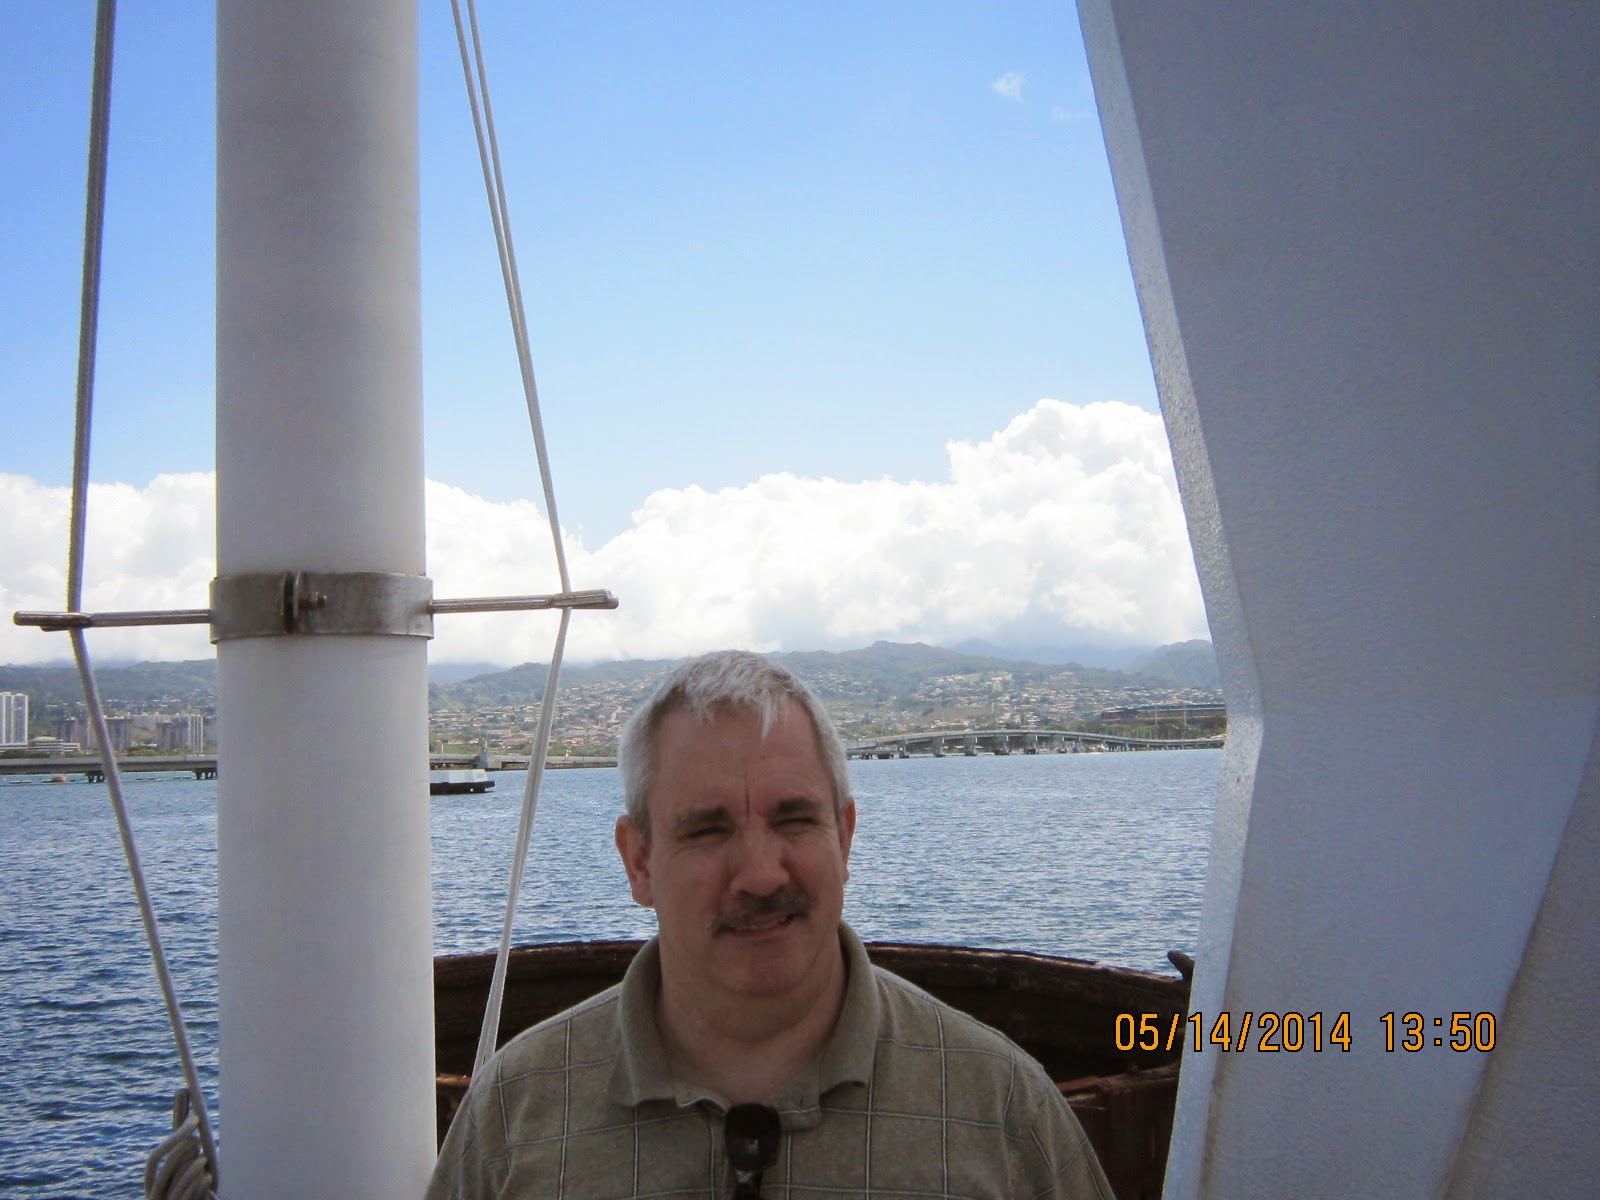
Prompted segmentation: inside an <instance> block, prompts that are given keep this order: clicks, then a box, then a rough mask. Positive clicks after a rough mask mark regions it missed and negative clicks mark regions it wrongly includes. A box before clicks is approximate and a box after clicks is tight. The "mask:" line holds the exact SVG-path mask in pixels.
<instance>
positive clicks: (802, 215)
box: [0, 0, 1193, 658]
mask: <svg viewBox="0 0 1600 1200" xmlns="http://www.w3.org/2000/svg"><path fill="white" fill-rule="evenodd" d="M93 7H94V6H93V4H91V3H89V2H88V0H80V2H75V3H45V2H43V0H35V2H31V3H20V2H19V3H12V4H7V5H4V6H0V45H4V46H6V47H7V58H8V60H9V61H8V64H7V68H6V70H5V71H3V72H0V103H3V104H4V106H5V111H6V112H7V113H8V114H11V116H10V117H9V118H8V120H7V121H6V122H5V123H4V125H3V127H0V170H3V172H4V177H5V178H6V179H8V180H10V181H11V182H10V183H9V184H8V185H7V186H6V187H5V188H3V189H0V206H3V213H0V217H3V221H4V227H5V228H6V229H7V231H8V235H7V239H6V241H7V249H6V251H5V253H4V255H3V257H0V305H3V309H0V339H3V346H0V409H3V420H4V426H5V428H6V429H7V431H8V432H7V436H6V437H5V438H4V439H3V441H0V473H9V474H11V475H14V476H18V477H21V478H23V479H25V480H27V481H29V482H30V483H32V484H34V485H38V487H40V488H44V489H51V488H55V487H59V486H60V485H64V484H65V483H67V482H68V480H69V478H70V446H71V432H70V429H71V410H72V389H73V381H74V371H75V357H76V343H77V289H78V271H79V261H80V254H81V238H82V203H83V199H82V193H83V177H84V162H85V154H86V149H85V130H86V126H87V107H88V99H87V93H88V83H89V68H90V52H91V45H92V37H93ZM480 16H481V20H482V26H483V32H484V38H485V44H486V50H487V54H488V58H489V70H490V81H491V87H492V89H493V98H494V103H495V110H496V116H497V118H498V121H499V127H500V136H501V143H502V150H503V154H504V157H505V162H506V169H507V179H508V187H509V197H510V205H511V212H512V222H513V230H514V233H515V235H516V238H517V243H518V252H519V257H520V260H521V265H522V273H523V281H524V286H525V289H526V292H527V306H528V314H529V324H530V330H531V335H532V342H533V347H534V362H535V369H536V371H537V374H538V377H539V383H540V391H541V396H542V398H543V401H544V406H545V419H546V425H547V430H548V433H549V437H550V443H551V448H552V453H553V456H554V460H555V477H556V487H557V494H558V499H559V503H560V505H561V515H562V518H563V522H564V525H565V526H566V527H567V528H568V529H569V530H570V531H571V532H572V534H573V536H575V537H578V538H581V539H582V541H583V542H584V544H586V545H587V546H589V547H590V548H592V549H599V548H602V547H603V546H605V545H606V544H607V543H609V542H611V541H612V540H614V539H616V538H617V537H619V536H620V535H624V534H628V533H630V532H631V531H636V529H637V525H636V522H637V520H638V518H637V516H636V514H637V513H639V512H641V511H643V508H644V506H645V505H646V501H647V499H648V498H650V497H651V496H652V495H654V494H657V493H666V494H668V495H671V496H682V495H684V494H687V493H689V492H692V491H693V490H694V489H700V490H703V491H704V492H707V493H710V494H712V495H721V494H724V493H728V494H733V493H742V492H748V491H749V489H750V488H752V487H753V486H754V485H756V484H757V483H758V481H760V480H762V479H764V478H767V477H772V476H777V475H786V476H794V477H795V478H797V479H800V480H808V481H821V480H829V481H834V482H837V483H840V484H846V485H855V484H867V483H870V482H873V481H881V480H884V479H885V478H888V479H890V480H893V481H896V482H897V483H899V484H901V485H905V486H911V485H914V484H917V483H919V482H920V483H929V484H934V485H939V484H944V483H948V482H949V481H950V478H951V471H952V461H951V456H950V446H951V444H952V443H970V444H972V445H978V446H981V445H985V444H988V441H989V440H990V439H993V438H995V437H996V435H997V434H999V433H1000V432H1001V431H1002V430H1004V429H1006V428H1007V426H1008V425H1009V424H1010V423H1012V422H1014V421H1016V420H1018V419H1020V418H1022V417H1023V416H1024V415H1025V414H1028V413H1030V412H1031V411H1032V410H1034V407H1035V406H1036V405H1037V404H1038V402H1039V401H1041V400H1042V399H1044V398H1052V399H1056V400H1059V401H1061V402H1063V403H1065V404H1066V405H1069V406H1083V405H1090V404H1094V403H1097V402H1100V403H1104V402H1112V403H1114V404H1116V405H1120V406H1124V407H1125V408H1126V409H1127V410H1128V411H1127V412H1126V413H1125V416H1126V419H1127V420H1130V421H1133V422H1135V423H1137V421H1138V414H1137V413H1136V412H1135V411H1134V410H1143V413H1145V414H1148V413H1152V412H1154V411H1156V398H1155V389H1154V386H1153V383H1152V381H1151V372H1150V366H1149V362H1148V358H1147V356H1146V351H1145V345H1144V337H1143V331H1142V328H1141V325H1140V322H1139V317H1138V309H1137V305H1136V302H1135V298H1134V293H1133V287H1132V282H1131V279H1130V275H1129V269H1128V265H1127V259H1126V251H1125V248H1124V245H1123V241H1122V236H1121V228H1120V224H1119V220H1118V217H1117V211H1116V205H1115V199H1114V196H1113V193H1112V186H1111V180H1110V175H1109V171H1108V168H1107V165H1106V157H1105V150H1104V146H1103V143H1102V140H1101V135H1100V129H1099V124H1098V120H1097V118H1096V116H1095V111H1094V100H1093V95H1092V91H1091V88H1090V84H1089V78H1088V70H1087V66H1086V63H1085V60H1084V53H1083V47H1082V41H1081V36H1080V33H1079V30H1078V27H1077V18H1076V12H1075V10H1074V9H1073V7H1072V6H1071V5H1065V4H1061V3H1059V2H1058V3H986V4H952V3H874V4H871V5H847V4H837V3H831V2H815V0H813V2H810V3H806V4H762V5H753V4H748V3H747V4H723V3H702V4H694V5H660V4H645V3H614V4H594V5H578V4H565V5H555V4H537V5H535V4H512V3H506V2H495V0H485V2H484V3H483V4H482V8H481V13H480ZM211 20H212V17H211V13H210V6H209V5H194V4H178V3H156V2H147V3H127V4H124V5H122V6H121V12H120V14H119V20H118V43H117V57H116V78H115V85H114V103H113V128H112V136H111V146H112V154H111V166H110V191H109V217H108V226H107V241H106V260H105V281H104V293H103V301H102V305H103V307H102V321H101V340H100V359H99V376H98V379H99V383H98V389H97V418H96V419H97V424H96V434H95V449H94V461H93V475H94V478H95V479H96V480H97V481H103V482H106V483H119V484H126V485H130V486H131V487H132V488H133V489H135V490H140V489H147V488H149V487H150V485H151V484H152V481H154V480H155V479H156V478H157V477H158V476H163V475H170V474H175V473H184V472H206V471H210V470H211V468H212V464H213V458H214V451H213V446H212V436H213V425H212V417H211V406H212V369H213V357H212V337H213V333H212V273H213V209H212V187H213V184H212V172H213V169H214V154H213V148H212V141H213V122H214V116H215V102H214V86H215V77H214V69H213V65H212V43H213V39H214V32H215V31H214V27H213V25H212V24H211ZM421 25H422V47H421V62H422V68H421V74H422V103H421V128H422V163H423V179H422V201H423V210H422V211H423V246H424V251H423V287H424V296H423V305H424V326H425V334H424V338H425V341H424V362H425V367H424V370H425V378H424V385H425V396H426V403H427V412H428V418H427V433H428V442H427V468H428V474H429V477H430V478H431V479H433V480H435V481H438V482H439V483H440V484H443V485H448V486H450V487H453V488H455V489H459V490H461V491H462V492H464V493H467V494H470V495H471V496H472V497H476V498H478V499H481V500H482V501H484V502H486V503H488V504H490V505H500V506H508V505H515V504H517V502H519V501H524V500H531V499H532V498H534V497H535V496H537V494H538V485H537V479H536V471H535V468H534V465H533V462H534V460H533V452H532V447H531V442H530V439H529V437H528V434H527V430H526V417H525V414H524V411H523V407H522V400H521V395H520V389H519V385H518V382H517V372H516V363H515V356H514V353H513V350H512V344H511V337H510V332H509V326H508V323H507V320H506V317H505V312H504V300H503V297H502V295H501V291H500V285H499V279H498V270H497V266H496V261H495V257H494V251H493V243H492V238H491V234H490V228H489V223H488V217H487V213H486V210H485V204H484V199H483V191H482V184H481V181H480V178H479V175H478V170H477V163H476V151H475V148H474V146H473V142H472V133H471V127H470V122H469V118H468V113H467V107H466V101H465V98H464V94H463V87H462V83H461V78H460V68H459V64H458V62H457V59H456V52H455V46H454V35H453V30H452V26H451V21H450V14H449V5H448V3H446V2H444V0H437V2H429V3H427V4H425V5H423V7H422V10H421ZM1118 411H1119V412H1121V411H1122V409H1118ZM1113 440H1114V439H1113ZM141 494H142V493H141ZM497 511H507V510H505V509H504V508H501V509H499V510H497ZM432 553H433V551H432V549H431V548H430V554H432ZM7 569H10V570H12V571H13V573H15V572H16V571H18V570H19V569H20V568H18V567H16V566H14V565H13V566H9V567H8V564H7V563H5V562H0V571H4V570H7ZM1187 570H1188V571H1189V572H1190V573H1191V575H1192V567H1188V568H1187ZM0 583H3V580H0ZM598 585H599V586H604V582H603V581H599V583H598ZM1179 586H1181V587H1182V589H1183V590H1184V591H1186V592H1187V591H1191V590H1192V584H1191V583H1189V582H1188V581H1182V582H1181V584H1180V585H1179ZM21 591H22V589H19V588H17V587H13V588H12V592H15V593H18V594H20V593H21ZM139 606H140V607H143V605H139ZM979 624H981V622H980V623H979ZM1091 624H1092V622H1091ZM1135 624H1137V622H1135ZM1190 624H1191V625H1192V624H1193V622H1192V620H1191V621H1190ZM1124 625H1127V622H1124ZM889 632H891V633H892V632H893V631H892V630H890V631H889ZM901 632H903V633H907V634H908V636H909V633H910V632H914V630H902V631H901ZM1069 632H1070V631H1069ZM1079 632H1081V631H1079ZM1091 632H1092V630H1091ZM982 633H983V630H982V629H980V628H979V627H978V626H977V625H974V626H973V636H982ZM786 636H787V635H786ZM792 636H796V637H799V636H803V634H802V633H800V632H796V633H795V634H793V635H792ZM1062 636H1063V637H1065V636H1067V634H1066V633H1063V635H1062ZM1119 636H1123V637H1124V640H1126V639H1129V638H1133V637H1134V633H1133V631H1132V628H1131V626H1130V627H1128V628H1125V629H1124V630H1123V631H1122V634H1121V635H1119ZM1139 637H1140V638H1143V633H1142V632H1141V633H1140V634H1139ZM757 640H760V639H759V638H757ZM768 640H771V639H770V638H769V639H768ZM822 640H827V639H826V638H823V639H822ZM1135 640H1138V639H1135ZM1146 640H1160V638H1159V637H1158V636H1156V634H1155V633H1154V632H1152V636H1151V638H1150V639H1146ZM785 648H790V647H787V646H786V647H785ZM794 648H801V647H794ZM8 649H9V647H6V646H0V658H4V657H6V654H7V650H8Z"/></svg>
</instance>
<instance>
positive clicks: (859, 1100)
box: [428, 651, 1111, 1200]
mask: <svg viewBox="0 0 1600 1200" xmlns="http://www.w3.org/2000/svg"><path fill="white" fill-rule="evenodd" d="M618 754H619V759H620V763H621V768H622V776H623V790H624V794H625V799H626V806H627V813H626V815H625V816H623V817H621V818H620V819H619V820H618V821H617V830H616V840H617V849H618V851H619V852H620V854H621V855H622V861H623V865H624V866H625V867H626V869H627V874H628V883H629V886H630V887H631V889H632V891H633V897H634V899H635V900H637V901H638V902H639V903H640V904H643V905H647V906H650V907H653V908H654V909H655V910H656V920H657V926H658V929H659V934H658V936H657V937H656V939H655V940H654V941H652V942H650V943H649V944H648V945H646V946H645V948H644V949H643V950H641V951H640V952H639V955H638V956H637V957H636V958H635V960H634V962H633V964H632V966H630V967H629V969H628V973H627V976H626V977H625V978H624V980H623V982H622V983H621V984H620V985H619V986H618V987H615V988H612V989H610V990H608V991H606V992H602V993H601V994H600V995H598V996H596V997H594V998H593V999H591V1000H588V1001H586V1002H585V1003H583V1004H580V1005H578V1006H577V1007H576V1008H573V1009H570V1010H569V1011H567V1012H565V1013H563V1014H561V1015H559V1016H557V1017H554V1018H552V1019H551V1020H549V1021H546V1022H544V1023H543V1024H541V1025H539V1026H536V1027H535V1028H533V1029H531V1030H529V1031H527V1032H526V1033H523V1034H522V1035H520V1036H519V1037H517V1038H515V1039H513V1040H512V1041H511V1042H509V1043H507V1045H506V1046H504V1047H503V1048H502V1049H501V1051H500V1052H499V1053H498V1054H497V1055H496V1056H495V1057H494V1058H493V1059H491V1060H490V1061H489V1063H488V1064H487V1065H486V1066H485V1068H484V1069H483V1071H482V1072H481V1073H480V1078H479V1079H477V1080H476V1081H474V1084H473V1087H472V1091H471V1093H470V1094H469V1095H468V1097H467V1100H466V1102H465V1104H464V1105H463V1106H462V1109H461V1112H460V1113H459V1114H458V1115H457V1117H456V1120H455V1123H454V1125H453V1126H452V1127H451V1130H450V1134H449V1136H448V1137H447V1138H446V1140H445V1144H444V1148H443V1150H442V1151H441V1154H440V1158H439V1165H438V1168H437V1169H436V1171H435V1173H434V1178H433V1183H432V1186H431V1187H430V1189H429V1192H428V1196H429V1200H484V1198H488V1197H511V1196H528V1197H534V1196H538V1197H545V1196H560V1197H578V1196H585V1197H588V1196H593V1197H622V1196H667V1195H672V1196H690V1195H693V1196H724V1195H758V1194H759V1195H765V1196H768V1197H779V1196H781V1197H793V1198H796V1200H798V1198H799V1197H813V1196H815V1197H822V1196H834V1197H837V1196H841V1195H872V1194H874V1193H882V1194H886V1195H893V1196H896V1197H935V1196H938V1197H945V1196H959V1197H996V1198H998V1197H1013V1196H1015V1197H1032V1196H1051V1197H1093V1198H1095V1200H1110V1197H1111V1189H1110V1187H1109V1186H1108V1185H1107V1183H1106V1181H1105V1177H1104V1176H1103V1175H1102V1174H1101V1171H1100V1167H1099V1164H1098V1163H1096V1161H1095V1158H1094V1152H1093V1151H1092V1149H1091V1148H1090V1146H1089V1144H1088V1141H1087V1139H1086V1138H1085V1137H1084V1134H1083V1131H1082V1130H1081V1129H1080V1128H1079V1126H1078V1123H1077V1121H1076V1119H1075V1118H1074V1117H1073V1116H1072V1113H1071V1110H1070V1109H1068V1107H1067V1105H1066V1103H1065V1101H1063V1100H1062V1098H1061V1096H1060V1093H1059V1092H1058V1091H1057V1090H1056V1088H1055V1086H1054V1085H1053V1084H1052V1083H1051V1082H1050V1080H1049V1078H1048V1077H1047V1076H1046V1075H1045V1073H1044V1070H1043V1069H1042V1068H1041V1067H1040V1066H1039V1065H1038V1064H1037V1063H1035V1062H1034V1061H1033V1060H1032V1059H1030V1058H1028V1057H1027V1056H1026V1055H1025V1054H1023V1053H1022V1051H1021V1050H1019V1049H1018V1048H1017V1047H1016V1046H1014V1045H1013V1044H1012V1043H1011V1042H1009V1041H1007V1040H1006V1039H1005V1038H1004V1037H1003V1036H1001V1035H1000V1034H998V1033H996V1032H995V1031H994V1030H991V1029H989V1028H987V1027H986V1026H984V1025H981V1024H979V1023H978V1022H977V1021H974V1020H973V1019H972V1018H970V1017H967V1016H965V1015H964V1014H962V1013H960V1012H958V1011H956V1010H955V1009H952V1008H950V1007H948V1006H946V1005H944V1004H941V1003H940V1002H938V1001H936V1000H934V999H933V998H932V997H930V996H928V995H926V994H925V993H923V992H921V991H920V990H918V989H916V988H914V987H913V986H912V985H910V984H909V983H906V982H905V981H904V980H901V979H899V978H897V977H896V976H894V975H891V974H889V973H888V972H886V971H882V970H879V969H877V968H874V967H873V966H872V965H871V964H870V963H869V962H868V960H867V956H866V952H865V951H864V950H863V949H862V946H861V942H860V941H859V940H858V939H857V938H856V936H855V934H854V933H853V932H852V931H851V930H850V928H849V927H848V926H847V925H845V924H843V923H842V921H841V913H842V910H843V906H844V884H845V880H846V879H847V878H848V875H849V871H848V868H847V863H848V861H849V857H850V841H851V837H852V835H853V834H854V832H855V824H856V808H855V802H854V800H852V799H851V796H850V785H849V774H848V771H847V768H846V765H845V756H844V750H843V747H842V746H841V745H840V743H839V738H838V735H837V733H836V732H835V731H834V728H833V723H832V721H831V720H830V719H829V717H828V714H827V711H826V710H825V709H824V708H823V707H822V704H821V702H820V701H819V700H818V699H817V698H816V697H815V696H814V695H813V694H812V693H811V691H810V690H809V689H808V688H806V686H805V685H804V684H802V683H801V682H800V681H799V680H798V679H796V678H795V677H794V676H793V675H791V674H790V673H789V672H788V671H786V670H784V669H783V668H781V667H778V666H777V665H775V664H773V663H770V662H768V661H767V660H766V659H764V658H762V657H761V656H759V655H755V654H746V653H741V652H736V651H726V652H721V653H717V654H708V655H706V656H704V657H702V658H698V659H693V660H691V661H689V662H687V663H685V664H683V665H682V666H680V667H679V668H678V669H677V670H676V671H674V672H673V673H672V675H670V676H669V677H668V678H667V680H666V682H665V683H663V684H662V686H661V688H660V689H659V690H658V691H657V692H656V694H655V695H654V696H653V697H651V699H650V700H649V701H647V702H646V703H645V705H644V706H643V707H642V708H641V709H640V710H639V711H638V712H637V713H635V714H634V715H633V717H632V718H631V719H630V720H629V722H628V724H627V726H626V727H625V728H624V730H623V733H622V739H621V745H620V747H619V751H618ZM736 1105H761V1106H765V1108H766V1109H768V1110H775V1114H776V1116H775V1120H774V1124H775V1125H776V1126H778V1128H777V1130H776V1131H775V1132H776V1135H777V1145H776V1147H775V1150H771V1148H769V1152H770V1154H771V1161H769V1162H766V1163H762V1164H760V1166H761V1167H764V1170H760V1171H755V1172H753V1171H752V1170H749V1169H743V1170H741V1171H740V1172H738V1174H737V1176H736V1170H735V1164H734V1162H730V1159H729V1153H730V1150H732V1151H734V1153H735V1158H736V1159H737V1158H738V1156H739V1154H740V1153H743V1152H744V1151H745V1150H750V1149H753V1148H754V1146H755V1142H754V1141H753V1140H750V1141H748V1142H747V1141H746V1140H745V1139H742V1138H739V1137H737V1136H736V1137H735V1138H733V1139H732V1140H731V1142H730V1139H729V1138H728V1137H727V1132H726V1127H725V1122H727V1114H728V1111H729V1109H730V1108H733V1107H734V1106H736ZM761 1111H762V1110H759V1109H754V1110H752V1109H741V1110H740V1112H741V1114H748V1113H750V1112H757V1113H760V1112H761ZM769 1119H773V1118H771V1117H770V1116H769ZM736 1180H737V1190H735V1189H736ZM756 1187H759V1188H760V1191H759V1192H758V1191H755V1190H752V1189H753V1188H756Z"/></svg>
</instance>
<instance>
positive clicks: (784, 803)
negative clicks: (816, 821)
mask: <svg viewBox="0 0 1600 1200" xmlns="http://www.w3.org/2000/svg"><path fill="white" fill-rule="evenodd" d="M822 808H823V804H822V802H821V801H820V800H814V799H812V798H811V797H810V796H796V797H794V798H793V799H790V800H780V801H779V802H778V807H777V809H776V810H774V812H773V816H775V817H777V818H778V819H779V820H781V819H783V818H784V817H802V816H803V817H814V816H816V815H817V814H818V813H819V812H821V811H822Z"/></svg>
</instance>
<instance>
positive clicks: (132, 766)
mask: <svg viewBox="0 0 1600 1200" xmlns="http://www.w3.org/2000/svg"><path fill="white" fill-rule="evenodd" d="M428 765H429V767H431V768H432V769H434V770H445V769H448V768H450V767H483V768H484V769H485V770H489V771H525V770H527V768H528V756H527V755H526V754H524V755H522V756H521V757H516V756H512V755H507V756H503V757H502V756H501V755H498V754H496V755H478V754H430V755H429V756H428ZM544 765H545V770H547V771H559V770H562V769H563V768H568V767H614V766H616V765H617V760H616V759H614V758H586V757H579V756H578V755H575V754H574V755H560V756H558V757H555V758H548V759H546V760H545V764H544ZM117 766H119V767H121V768H122V773H123V774H124V775H137V774H142V773H149V772H156V771H166V772H172V773H183V772H187V773H189V774H191V775H193V776H194V777H195V778H196V779H215V778H216V777H217V756H216V755H215V754H131V755H128V756H127V757H124V758H118V759H117ZM0 775H47V776H52V777H53V776H56V775H64V776H67V777H69V778H70V777H72V776H76V775H81V776H82V777H83V778H85V779H87V780H88V781H89V782H90V783H102V782H104V781H105V777H106V768H105V763H104V761H103V760H102V759H101V758H100V757H99V756H98V755H82V756H76V757H62V756H59V755H51V756H42V755H40V756H34V757H31V758H0Z"/></svg>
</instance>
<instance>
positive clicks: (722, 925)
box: [717, 885, 811, 933]
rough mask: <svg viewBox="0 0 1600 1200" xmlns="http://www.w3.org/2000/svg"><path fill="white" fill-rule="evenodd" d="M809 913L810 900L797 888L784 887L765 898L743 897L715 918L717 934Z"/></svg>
mask: <svg viewBox="0 0 1600 1200" xmlns="http://www.w3.org/2000/svg"><path fill="white" fill-rule="evenodd" d="M810 911H811V900H810V897H808V896H807V895H806V894H805V893H804V892H802V891H801V890H800V889H799V888H797V887H793V886H790V885H785V886H783V887H781V888H779V889H778V890H777V891H775V892H769V893H768V894H767V895H765V896H744V897H741V898H740V900H739V902H738V903H737V904H735V905H734V906H733V907H732V908H729V909H728V910H727V911H725V912H723V913H721V914H720V915H719V916H718V918H717V932H718V933H724V932H735V931H738V930H740V929H748V928H749V927H750V926H752V925H754V924H756V923H757V922H758V921H764V920H766V919H767V918H769V917H803V916H806V915H807V914H808V913H810Z"/></svg>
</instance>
